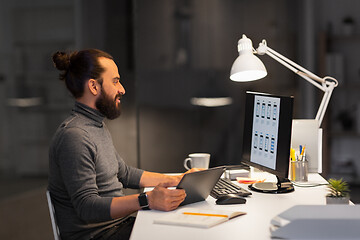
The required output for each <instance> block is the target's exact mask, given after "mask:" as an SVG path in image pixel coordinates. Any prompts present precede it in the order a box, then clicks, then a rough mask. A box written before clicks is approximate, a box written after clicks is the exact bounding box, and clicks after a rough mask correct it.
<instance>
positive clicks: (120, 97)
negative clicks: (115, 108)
mask: <svg viewBox="0 0 360 240" xmlns="http://www.w3.org/2000/svg"><path fill="white" fill-rule="evenodd" d="M122 97H123V96H122V95H121V94H120V93H118V94H116V96H115V100H116V99H120V100H121V99H122Z"/></svg>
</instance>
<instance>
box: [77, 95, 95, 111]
mask: <svg viewBox="0 0 360 240" xmlns="http://www.w3.org/2000/svg"><path fill="white" fill-rule="evenodd" d="M76 101H78V102H79V103H82V104H84V105H86V106H88V107H91V108H93V109H96V110H98V109H97V108H96V106H95V101H94V100H93V99H88V98H86V97H80V98H77V99H76Z"/></svg>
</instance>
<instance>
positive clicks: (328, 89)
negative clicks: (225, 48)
mask: <svg viewBox="0 0 360 240" xmlns="http://www.w3.org/2000/svg"><path fill="white" fill-rule="evenodd" d="M255 53H257V54H259V55H264V54H267V55H268V56H270V57H271V58H273V59H274V60H276V61H277V62H279V63H281V64H282V65H283V66H285V67H287V68H288V69H290V70H291V71H293V72H294V73H296V74H297V75H299V76H300V77H302V78H303V79H305V80H306V81H308V82H310V83H311V84H312V85H314V86H315V87H317V88H319V89H320V90H321V91H323V92H324V96H323V98H322V100H321V103H320V106H319V109H318V112H317V114H316V117H315V119H316V120H318V124H319V127H320V126H321V123H322V120H323V118H324V115H325V112H326V108H327V106H328V104H329V101H330V98H331V94H332V92H333V90H334V88H335V87H336V86H337V85H338V81H337V80H336V79H335V78H332V77H328V76H327V77H324V78H320V77H319V76H317V75H315V74H314V73H312V72H310V71H308V70H307V69H305V68H303V67H301V66H300V65H298V64H296V63H295V62H293V61H291V60H290V59H288V58H286V57H285V56H283V55H281V54H280V53H278V52H276V51H275V50H273V49H271V48H269V47H268V46H267V44H266V41H265V40H263V41H262V42H261V43H260V44H259V47H258V48H257V49H256V50H255ZM320 83H321V84H320Z"/></svg>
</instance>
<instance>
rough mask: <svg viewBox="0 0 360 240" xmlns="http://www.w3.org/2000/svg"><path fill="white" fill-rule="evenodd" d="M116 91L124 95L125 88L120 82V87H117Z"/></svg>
mask: <svg viewBox="0 0 360 240" xmlns="http://www.w3.org/2000/svg"><path fill="white" fill-rule="evenodd" d="M118 93H119V94H120V95H125V88H124V86H123V85H122V84H120V87H119V89H118Z"/></svg>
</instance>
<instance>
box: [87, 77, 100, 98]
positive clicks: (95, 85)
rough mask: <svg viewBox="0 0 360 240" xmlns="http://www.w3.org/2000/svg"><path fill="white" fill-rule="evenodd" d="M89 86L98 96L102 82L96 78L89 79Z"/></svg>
mask: <svg viewBox="0 0 360 240" xmlns="http://www.w3.org/2000/svg"><path fill="white" fill-rule="evenodd" d="M88 88H89V90H90V92H91V93H92V94H93V95H94V96H97V95H98V94H99V93H100V84H99V83H98V81H96V80H95V79H89V81H88Z"/></svg>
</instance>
